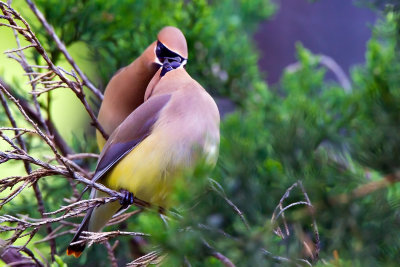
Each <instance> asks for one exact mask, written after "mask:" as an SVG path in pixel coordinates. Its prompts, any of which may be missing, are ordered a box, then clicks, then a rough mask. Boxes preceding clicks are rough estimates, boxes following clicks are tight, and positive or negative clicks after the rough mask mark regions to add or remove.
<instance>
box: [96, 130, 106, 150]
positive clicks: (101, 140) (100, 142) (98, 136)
mask: <svg viewBox="0 0 400 267" xmlns="http://www.w3.org/2000/svg"><path fill="white" fill-rule="evenodd" d="M96 140H97V146H98V147H99V151H102V150H103V147H104V145H105V144H106V139H104V137H103V136H102V135H101V133H100V132H99V130H96Z"/></svg>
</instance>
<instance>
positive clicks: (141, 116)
mask: <svg viewBox="0 0 400 267" xmlns="http://www.w3.org/2000/svg"><path fill="white" fill-rule="evenodd" d="M219 121H220V117H219V112H218V108H217V105H216V104H215V102H214V100H213V98H212V97H211V96H210V95H209V94H208V93H207V92H206V90H204V88H203V87H202V86H201V85H200V84H199V83H197V82H196V81H195V80H193V79H192V78H191V77H190V76H189V74H188V73H187V72H186V70H185V69H184V68H183V65H181V64H179V63H178V62H176V61H174V60H171V59H168V60H166V61H164V64H163V67H162V69H160V70H159V71H158V72H157V73H156V74H155V75H154V77H153V79H152V80H151V81H150V83H149V85H148V87H147V89H146V92H145V102H144V103H143V104H142V105H140V106H139V107H138V108H137V109H135V110H134V111H133V112H132V113H131V114H130V115H129V116H128V117H127V118H126V119H125V120H124V121H123V122H122V123H121V124H120V125H119V126H118V128H117V129H116V130H115V131H114V132H113V134H112V135H111V136H110V138H109V139H108V140H107V143H106V144H105V146H104V149H103V151H102V153H101V154H100V157H99V161H98V164H97V167H96V172H95V174H94V177H93V181H99V182H101V183H103V184H104V185H106V186H107V187H109V188H112V189H114V190H120V191H122V192H124V193H125V197H124V201H121V202H119V203H118V202H116V201H115V202H111V203H107V204H105V205H102V206H99V207H97V208H93V209H91V210H89V211H88V212H87V214H86V216H85V218H84V219H83V221H82V223H81V224H80V226H79V228H78V230H77V233H76V234H75V236H74V238H73V239H72V241H71V243H73V242H76V241H79V240H81V239H80V235H81V233H82V231H93V232H97V231H101V230H102V228H103V227H104V226H105V224H106V223H107V222H108V221H109V219H110V218H111V217H112V216H113V215H114V214H115V213H116V212H117V211H118V210H120V209H121V208H125V207H127V206H128V205H129V204H132V203H133V197H135V198H137V199H139V200H141V201H145V202H147V203H149V204H151V205H153V206H158V207H160V208H168V207H169V203H168V196H169V194H170V192H171V190H172V188H173V186H174V181H175V180H176V179H177V178H182V177H181V175H182V173H183V171H184V170H185V169H188V168H193V167H194V166H195V164H196V162H198V161H199V160H203V159H204V160H205V162H206V163H209V164H211V165H215V162H216V159H217V156H218V148H219ZM104 196H107V194H105V193H103V192H100V191H96V190H94V189H93V190H92V193H91V197H92V198H93V197H104ZM84 248H85V244H84V243H80V244H72V245H71V244H70V245H69V247H68V249H67V254H68V255H71V254H72V255H74V256H75V257H79V256H80V254H81V253H82V251H83V250H84Z"/></svg>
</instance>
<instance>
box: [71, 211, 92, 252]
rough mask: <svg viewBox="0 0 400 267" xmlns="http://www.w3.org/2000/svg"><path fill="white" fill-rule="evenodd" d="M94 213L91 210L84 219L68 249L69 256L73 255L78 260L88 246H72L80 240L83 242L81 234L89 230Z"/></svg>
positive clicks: (81, 244)
mask: <svg viewBox="0 0 400 267" xmlns="http://www.w3.org/2000/svg"><path fill="white" fill-rule="evenodd" d="M92 213H93V208H92V209H90V210H89V211H88V212H87V213H86V216H85V217H84V218H83V221H82V223H81V224H80V225H79V228H78V231H77V232H76V234H75V236H74V238H72V240H71V242H70V245H69V246H68V248H67V255H68V256H70V255H73V256H74V257H75V258H78V257H79V256H80V255H81V254H82V251H83V250H84V249H85V247H86V244H85V243H79V244H74V245H71V244H72V243H74V242H77V241H79V240H81V238H80V237H81V234H82V232H83V231H87V230H88V228H89V221H90V217H91V215H92Z"/></svg>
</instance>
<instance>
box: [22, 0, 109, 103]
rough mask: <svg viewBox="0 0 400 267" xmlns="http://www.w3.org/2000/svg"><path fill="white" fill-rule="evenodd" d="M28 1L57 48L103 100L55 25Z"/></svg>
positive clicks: (84, 81) (86, 83) (85, 82)
mask: <svg viewBox="0 0 400 267" xmlns="http://www.w3.org/2000/svg"><path fill="white" fill-rule="evenodd" d="M26 2H27V3H28V5H29V7H30V8H31V10H32V11H33V13H34V14H35V15H36V17H37V18H38V19H39V21H40V23H41V24H42V25H43V27H44V28H45V29H46V32H47V33H48V34H49V35H50V36H51V38H52V39H53V40H54V42H55V43H56V45H57V48H58V49H59V50H60V51H61V52H62V53H63V54H64V56H65V58H66V59H67V61H68V62H69V63H70V64H71V66H72V67H73V68H74V70H75V71H76V72H77V73H78V74H79V76H80V77H81V79H82V81H83V84H84V85H86V86H87V87H88V88H89V89H90V91H92V92H93V94H94V95H95V96H96V97H97V98H98V99H99V100H101V101H102V100H103V94H102V93H101V92H100V90H99V89H97V88H96V87H95V86H94V85H93V84H92V83H91V82H90V81H89V79H88V78H87V77H86V75H85V74H84V73H83V72H82V71H81V69H80V68H79V67H78V65H77V64H76V63H75V61H74V60H73V58H72V57H71V55H70V54H69V53H68V51H67V48H66V47H65V44H64V43H63V42H62V41H61V40H60V38H58V36H57V34H56V33H55V32H54V29H53V27H52V26H51V25H50V24H49V23H48V22H47V20H46V18H45V17H44V16H43V14H42V13H41V12H40V11H39V9H38V8H37V7H36V5H35V4H34V3H33V2H32V1H31V0H26Z"/></svg>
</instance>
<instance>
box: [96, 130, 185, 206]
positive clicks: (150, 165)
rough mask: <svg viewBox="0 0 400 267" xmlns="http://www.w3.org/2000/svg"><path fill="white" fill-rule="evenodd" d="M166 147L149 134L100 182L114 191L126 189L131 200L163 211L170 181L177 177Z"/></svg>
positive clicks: (171, 183)
mask: <svg viewBox="0 0 400 267" xmlns="http://www.w3.org/2000/svg"><path fill="white" fill-rule="evenodd" d="M170 151H171V149H170V147H169V146H168V144H165V142H162V138H159V137H158V136H157V134H154V133H153V134H151V135H150V136H148V137H147V138H146V139H145V140H143V141H142V142H141V143H140V144H139V145H138V146H137V147H136V148H135V149H134V150H132V151H131V152H130V153H129V154H127V155H126V156H125V157H124V158H123V159H121V160H120V161H119V162H118V163H117V164H116V165H115V166H114V167H113V168H112V169H111V171H110V172H109V173H108V174H107V175H106V177H105V178H104V180H103V181H102V182H103V183H104V184H105V185H106V186H108V187H110V188H112V189H114V190H120V189H126V190H128V191H130V192H132V193H133V194H134V196H135V197H137V198H139V199H141V200H144V201H147V202H149V203H151V204H153V205H156V206H161V207H166V206H168V204H167V196H168V195H169V193H170V191H171V189H172V187H173V183H174V178H175V177H176V175H177V174H178V171H177V168H176V166H177V165H179V164H180V163H179V162H174V160H175V159H174V158H173V156H172V154H171V152H170Z"/></svg>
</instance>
